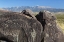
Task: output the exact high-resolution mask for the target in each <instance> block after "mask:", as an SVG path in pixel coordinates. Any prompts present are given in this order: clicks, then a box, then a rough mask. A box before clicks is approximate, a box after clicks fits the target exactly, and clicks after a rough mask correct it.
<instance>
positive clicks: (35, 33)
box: [0, 12, 43, 42]
mask: <svg viewBox="0 0 64 42" xmlns="http://www.w3.org/2000/svg"><path fill="white" fill-rule="evenodd" d="M41 33H43V27H42V25H41V23H40V22H39V21H37V20H36V19H34V18H31V17H27V16H26V15H23V14H21V15H20V14H16V13H14V12H12V13H10V12H5V13H4V14H3V13H2V14H0V42H4V41H6V42H41Z"/></svg>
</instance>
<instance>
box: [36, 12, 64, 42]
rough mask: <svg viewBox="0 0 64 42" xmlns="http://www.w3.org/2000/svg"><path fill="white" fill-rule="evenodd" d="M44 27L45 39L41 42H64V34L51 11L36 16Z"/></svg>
mask: <svg viewBox="0 0 64 42" xmlns="http://www.w3.org/2000/svg"><path fill="white" fill-rule="evenodd" d="M36 18H37V20H38V21H39V22H40V23H41V24H42V26H43V32H44V34H45V35H44V38H43V39H42V41H41V42H64V34H63V32H62V30H61V29H60V27H59V26H58V25H57V23H56V17H55V16H54V15H53V14H52V13H50V12H49V11H43V12H42V11H41V12H39V14H38V15H36Z"/></svg>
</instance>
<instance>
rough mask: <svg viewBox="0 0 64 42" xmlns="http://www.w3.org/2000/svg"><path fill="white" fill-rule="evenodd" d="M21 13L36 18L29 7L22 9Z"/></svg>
mask: <svg viewBox="0 0 64 42" xmlns="http://www.w3.org/2000/svg"><path fill="white" fill-rule="evenodd" d="M21 13H22V14H25V15H27V16H29V17H32V18H34V19H36V17H35V16H33V15H34V13H33V12H32V11H31V10H30V9H26V10H23V11H22V12H21Z"/></svg>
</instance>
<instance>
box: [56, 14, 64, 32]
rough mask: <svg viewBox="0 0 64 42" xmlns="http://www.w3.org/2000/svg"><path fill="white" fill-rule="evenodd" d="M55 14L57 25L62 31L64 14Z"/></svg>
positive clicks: (63, 28)
mask: <svg viewBox="0 0 64 42" xmlns="http://www.w3.org/2000/svg"><path fill="white" fill-rule="evenodd" d="M55 16H56V17H57V23H58V25H59V26H60V27H61V28H62V30H63V32H64V14H56V15H55Z"/></svg>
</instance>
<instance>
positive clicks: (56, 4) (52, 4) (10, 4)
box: [0, 0, 64, 9]
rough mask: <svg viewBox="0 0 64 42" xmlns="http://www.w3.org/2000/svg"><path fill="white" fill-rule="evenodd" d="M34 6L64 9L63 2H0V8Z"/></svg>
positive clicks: (13, 0) (7, 0)
mask: <svg viewBox="0 0 64 42" xmlns="http://www.w3.org/2000/svg"><path fill="white" fill-rule="evenodd" d="M36 5H39V6H49V7H52V8H63V9H64V0H0V8H3V7H15V6H17V7H19V6H36Z"/></svg>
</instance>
